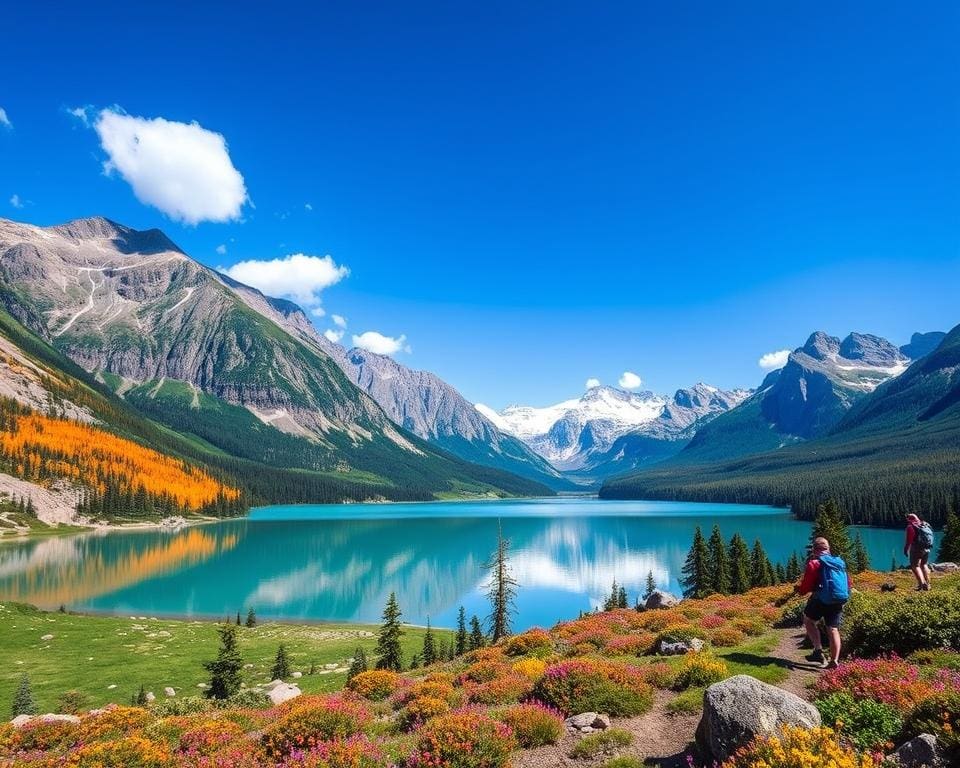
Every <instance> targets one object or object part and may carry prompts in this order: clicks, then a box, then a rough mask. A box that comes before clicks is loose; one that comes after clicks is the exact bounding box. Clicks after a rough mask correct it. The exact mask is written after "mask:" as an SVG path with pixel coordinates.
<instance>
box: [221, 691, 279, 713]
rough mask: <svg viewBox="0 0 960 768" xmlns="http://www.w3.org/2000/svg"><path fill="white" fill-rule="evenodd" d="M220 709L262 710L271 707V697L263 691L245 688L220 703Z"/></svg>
mask: <svg viewBox="0 0 960 768" xmlns="http://www.w3.org/2000/svg"><path fill="white" fill-rule="evenodd" d="M217 706H218V707H220V708H223V707H230V708H231V709H262V708H264V707H269V706H271V701H270V697H269V696H267V694H265V693H263V691H258V690H255V689H253V688H244V689H243V690H241V691H239V692H237V693H235V694H233V696H231V697H230V698H229V699H225V700H224V701H223V702H218V704H217Z"/></svg>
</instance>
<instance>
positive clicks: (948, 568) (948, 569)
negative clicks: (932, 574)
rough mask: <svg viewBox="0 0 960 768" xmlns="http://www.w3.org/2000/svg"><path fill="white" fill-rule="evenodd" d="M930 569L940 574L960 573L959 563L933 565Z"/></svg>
mask: <svg viewBox="0 0 960 768" xmlns="http://www.w3.org/2000/svg"><path fill="white" fill-rule="evenodd" d="M930 568H932V569H933V570H934V571H937V572H939V573H956V572H957V571H960V565H957V563H932V564H931V565H930Z"/></svg>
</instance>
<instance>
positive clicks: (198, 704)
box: [150, 696, 216, 717]
mask: <svg viewBox="0 0 960 768" xmlns="http://www.w3.org/2000/svg"><path fill="white" fill-rule="evenodd" d="M215 708H216V704H215V703H214V702H213V701H212V700H211V699H206V698H203V697H201V696H184V697H183V698H182V699H177V698H174V699H165V700H163V701H157V702H154V704H153V705H151V707H150V711H151V712H153V714H155V715H156V716H157V717H176V716H181V715H196V714H200V713H202V712H210V711H211V710H213V709H215Z"/></svg>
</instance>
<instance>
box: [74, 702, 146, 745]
mask: <svg viewBox="0 0 960 768" xmlns="http://www.w3.org/2000/svg"><path fill="white" fill-rule="evenodd" d="M152 720H153V715H152V714H151V713H150V712H148V711H147V710H145V709H142V708H141V707H112V708H110V709H105V710H104V711H102V712H99V713H97V714H95V715H87V716H86V717H84V718H83V719H81V720H80V725H79V727H78V733H77V735H78V737H79V739H80V741H82V742H83V743H85V744H86V743H89V742H92V741H106V740H107V739H116V738H119V737H120V736H126V735H128V734H132V733H134V732H135V731H142V730H143V729H144V727H145V726H147V725H148V724H149V723H150V722H151V721H152Z"/></svg>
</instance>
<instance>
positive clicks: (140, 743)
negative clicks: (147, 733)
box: [69, 736, 174, 768]
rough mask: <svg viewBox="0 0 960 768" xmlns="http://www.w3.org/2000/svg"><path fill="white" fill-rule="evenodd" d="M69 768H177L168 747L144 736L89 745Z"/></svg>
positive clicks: (80, 751) (81, 748)
mask: <svg viewBox="0 0 960 768" xmlns="http://www.w3.org/2000/svg"><path fill="white" fill-rule="evenodd" d="M69 764H70V765H78V766H83V768H86V767H87V766H90V768H131V766H136V768H173V765H174V762H173V758H172V756H171V754H170V750H169V749H168V748H167V746H166V745H165V744H157V743H156V742H153V741H148V740H147V739H144V738H143V737H141V736H126V737H124V738H120V739H117V740H115V741H107V742H103V743H99V744H85V745H84V746H82V747H80V748H79V749H78V750H76V751H75V752H74V753H73V754H72V755H71V756H70V763H69Z"/></svg>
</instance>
